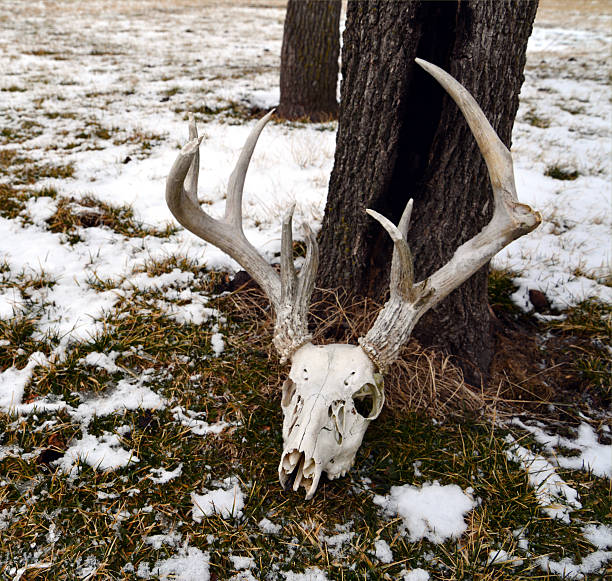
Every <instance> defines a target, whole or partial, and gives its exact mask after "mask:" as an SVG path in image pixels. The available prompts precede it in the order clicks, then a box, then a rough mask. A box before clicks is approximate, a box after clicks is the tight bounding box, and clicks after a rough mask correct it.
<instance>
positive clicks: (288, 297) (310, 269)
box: [274, 204, 319, 363]
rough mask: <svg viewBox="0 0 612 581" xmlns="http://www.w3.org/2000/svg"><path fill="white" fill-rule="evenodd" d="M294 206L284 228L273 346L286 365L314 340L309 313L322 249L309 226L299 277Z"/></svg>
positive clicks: (286, 217)
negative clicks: (293, 222) (295, 257)
mask: <svg viewBox="0 0 612 581" xmlns="http://www.w3.org/2000/svg"><path fill="white" fill-rule="evenodd" d="M294 210H295V204H293V205H292V206H291V208H290V209H289V211H288V212H287V214H285V217H284V218H283V225H282V238H281V304H280V307H279V308H278V309H277V313H276V328H275V332H274V345H275V346H276V348H277V349H278V351H279V353H280V354H281V362H282V363H283V362H285V361H286V360H287V359H288V358H289V357H290V356H291V354H292V353H293V352H295V350H296V349H298V348H299V347H301V346H302V345H304V344H305V343H307V342H308V341H310V340H311V339H312V336H311V335H310V334H309V333H308V310H309V306H310V297H311V295H312V291H313V289H314V281H315V278H316V275H317V267H318V263H319V247H318V244H317V240H316V238H315V236H314V234H313V233H312V230H311V229H310V227H309V226H308V224H304V225H303V227H304V230H305V232H306V257H305V259H304V262H303V264H302V268H301V270H300V273H299V274H298V275H296V272H295V266H294V264H293V234H292V231H291V225H292V220H293V211H294Z"/></svg>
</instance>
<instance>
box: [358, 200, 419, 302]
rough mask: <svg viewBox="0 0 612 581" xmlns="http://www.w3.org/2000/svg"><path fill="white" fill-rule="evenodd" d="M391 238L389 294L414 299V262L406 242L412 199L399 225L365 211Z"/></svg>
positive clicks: (376, 213)
mask: <svg viewBox="0 0 612 581" xmlns="http://www.w3.org/2000/svg"><path fill="white" fill-rule="evenodd" d="M366 213H367V214H369V215H370V216H372V218H374V219H375V220H376V221H377V222H378V223H379V224H380V225H381V226H382V227H383V228H384V229H385V230H386V231H387V232H388V234H389V236H391V240H393V245H394V246H393V259H392V260H391V274H390V277H389V288H390V290H391V294H399V295H401V296H402V297H404V298H406V299H407V300H412V299H413V298H414V261H413V259H412V252H411V251H410V246H409V245H408V242H406V235H407V234H408V225H409V223H410V216H411V214H412V198H411V199H410V200H408V204H406V209H405V210H404V213H403V214H402V218H401V220H400V223H399V225H398V226H397V227H396V226H395V225H394V224H393V222H391V221H390V220H388V219H387V218H385V217H384V216H383V215H382V214H379V213H378V212H375V211H374V210H366Z"/></svg>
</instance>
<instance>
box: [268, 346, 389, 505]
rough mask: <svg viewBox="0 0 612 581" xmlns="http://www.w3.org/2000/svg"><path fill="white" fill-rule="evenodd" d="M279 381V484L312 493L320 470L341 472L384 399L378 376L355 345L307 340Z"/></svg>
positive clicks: (332, 474)
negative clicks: (280, 453)
mask: <svg viewBox="0 0 612 581" xmlns="http://www.w3.org/2000/svg"><path fill="white" fill-rule="evenodd" d="M291 362H292V364H291V371H290V372H289V378H288V379H287V380H286V381H285V383H284V385H283V394H282V400H281V406H282V409H283V414H284V421H283V441H284V449H283V455H282V457H281V462H280V465H279V467H278V474H279V478H280V482H281V484H282V485H283V487H288V486H293V489H294V490H297V489H298V488H299V487H300V486H303V487H304V488H305V489H306V498H307V499H308V498H312V496H313V494H314V493H315V491H316V489H317V486H318V484H319V479H320V478H321V476H322V474H323V472H325V473H326V474H327V477H328V478H329V479H334V478H338V477H340V476H344V475H345V474H346V472H347V471H348V470H349V469H350V468H351V466H352V465H353V463H354V462H355V454H356V453H357V450H358V449H359V446H360V445H361V441H362V439H363V436H364V434H365V432H366V430H367V428H368V425H369V424H370V422H371V421H372V420H374V419H376V418H377V417H378V415H379V414H380V411H381V409H382V406H383V403H384V401H385V397H384V392H383V385H382V376H381V375H380V374H379V373H377V372H376V369H375V367H374V364H373V363H372V361H371V360H370V358H369V357H368V356H367V355H366V354H365V352H364V351H363V350H362V349H361V347H359V346H355V345H313V344H312V343H306V345H304V346H302V347H300V349H298V350H297V351H296V352H295V353H294V355H293V357H292V358H291Z"/></svg>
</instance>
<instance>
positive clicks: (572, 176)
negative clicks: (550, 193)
mask: <svg viewBox="0 0 612 581" xmlns="http://www.w3.org/2000/svg"><path fill="white" fill-rule="evenodd" d="M544 175H545V176H548V177H550V178H553V179H554V180H562V181H573V180H576V179H578V176H579V175H580V174H579V173H578V171H577V170H566V169H564V168H561V167H559V166H558V165H551V166H549V167H548V168H546V171H545V172H544Z"/></svg>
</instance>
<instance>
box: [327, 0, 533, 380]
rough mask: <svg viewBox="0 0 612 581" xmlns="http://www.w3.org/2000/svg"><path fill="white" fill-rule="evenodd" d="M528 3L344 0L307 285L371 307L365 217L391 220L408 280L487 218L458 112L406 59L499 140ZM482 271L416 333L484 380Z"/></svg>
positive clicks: (370, 229)
mask: <svg viewBox="0 0 612 581" xmlns="http://www.w3.org/2000/svg"><path fill="white" fill-rule="evenodd" d="M536 9H537V1H532V0H456V1H453V2H425V1H422V2H417V1H413V2H395V1H389V2H385V1H375V0H370V1H366V0H358V1H352V0H349V3H348V11H347V21H346V31H345V33H344V38H343V41H344V46H343V53H342V63H343V64H342V75H343V84H342V99H341V105H340V119H339V127H338V137H337V146H336V157H335V164H334V169H333V172H332V175H331V180H330V186H329V195H328V201H327V207H326V210H325V218H324V221H323V227H322V232H321V236H320V241H321V258H322V263H321V266H320V271H319V272H320V274H319V282H318V284H319V285H320V286H321V287H324V288H334V287H344V288H349V289H353V290H354V291H355V292H356V293H358V294H361V295H367V296H371V297H376V298H384V294H385V292H386V288H387V284H388V272H389V264H390V256H391V248H392V247H391V241H390V239H389V236H388V235H387V233H386V232H385V231H384V230H383V229H382V228H381V227H380V226H379V225H378V224H377V223H376V222H375V221H374V220H372V219H371V218H369V217H368V216H367V215H366V214H365V209H366V208H372V209H374V210H376V211H378V212H380V213H382V214H383V215H385V216H387V217H388V218H390V219H391V220H392V221H393V222H394V223H397V222H398V221H399V218H400V216H401V213H402V210H403V208H404V207H405V205H406V202H407V201H408V199H409V198H410V197H412V198H414V211H413V214H412V216H413V218H412V222H411V227H410V232H409V235H408V239H409V243H410V245H411V248H412V251H413V254H414V257H415V269H416V275H417V280H421V279H422V278H424V277H426V276H428V275H429V274H431V273H432V272H434V271H435V270H436V269H438V268H439V267H440V266H441V265H442V264H444V263H445V262H447V261H448V259H449V258H450V257H451V256H452V254H453V252H454V250H455V249H456V248H457V246H459V245H460V244H462V243H463V242H464V241H465V240H467V239H469V238H471V237H473V236H474V234H476V233H477V232H478V231H479V230H480V229H481V228H482V226H483V225H484V224H486V222H487V221H488V220H489V218H490V216H491V212H492V209H491V204H490V203H489V201H490V200H491V193H490V184H489V181H488V176H487V172H486V166H485V164H484V161H483V159H482V156H481V154H480V152H479V151H478V147H477V145H476V142H475V141H474V139H473V137H472V135H471V134H470V131H469V128H468V127H467V124H466V123H465V121H464V119H463V116H462V114H461V112H460V111H459V110H458V108H457V107H456V105H455V104H454V103H453V101H452V100H451V99H450V98H449V97H448V96H446V94H445V93H444V92H443V90H442V89H441V88H440V87H439V86H438V84H437V83H436V82H435V81H434V80H433V79H432V78H430V77H429V76H428V75H427V74H426V73H425V72H424V71H422V70H421V69H420V67H418V66H417V65H416V64H415V63H414V58H415V57H421V58H423V59H425V60H428V61H430V62H432V63H434V64H437V65H438V66H440V67H442V68H444V69H445V70H446V71H448V72H449V73H450V74H451V75H453V76H454V77H455V78H456V79H457V80H458V81H459V82H461V83H462V84H463V85H464V86H465V87H466V88H467V89H468V90H469V91H470V92H471V93H472V94H473V95H474V97H475V98H476V100H477V101H478V102H479V103H480V105H481V107H482V109H483V110H484V112H485V114H486V115H487V117H488V118H489V120H490V121H491V123H492V125H493V127H494V128H495V129H496V130H497V132H498V134H499V136H500V138H501V139H502V141H504V143H505V144H506V145H508V146H509V144H510V137H511V131H512V125H513V123H514V118H515V115H516V111H517V108H518V95H519V91H520V88H521V85H522V83H523V79H524V77H523V68H524V65H525V51H526V47H527V40H528V38H529V35H530V34H531V29H532V24H533V20H534V18H535V13H536ZM487 272H488V269H487V268H483V269H482V270H481V271H479V272H478V273H477V274H476V275H474V276H473V277H472V278H471V279H470V280H469V281H467V282H466V283H465V284H464V285H463V286H462V287H461V288H459V289H457V290H456V291H454V292H453V293H452V294H451V295H450V296H449V297H448V298H447V299H446V300H445V301H443V302H442V303H441V304H440V305H439V306H438V307H437V308H436V309H434V310H433V311H431V312H430V313H428V315H426V316H425V317H424V318H423V319H422V321H421V322H420V323H419V325H418V326H417V328H416V330H415V336H416V337H417V338H418V339H420V340H421V342H423V343H425V344H427V345H433V346H435V347H437V348H440V349H442V350H444V351H445V352H447V353H451V354H453V355H455V356H456V357H457V358H458V359H459V362H460V364H461V365H462V367H463V368H464V371H465V372H466V376H467V378H468V379H471V380H472V381H477V380H478V379H481V378H484V379H486V374H487V370H488V368H489V364H490V361H491V357H492V353H493V340H492V333H491V321H490V313H489V308H488V303H487Z"/></svg>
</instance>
